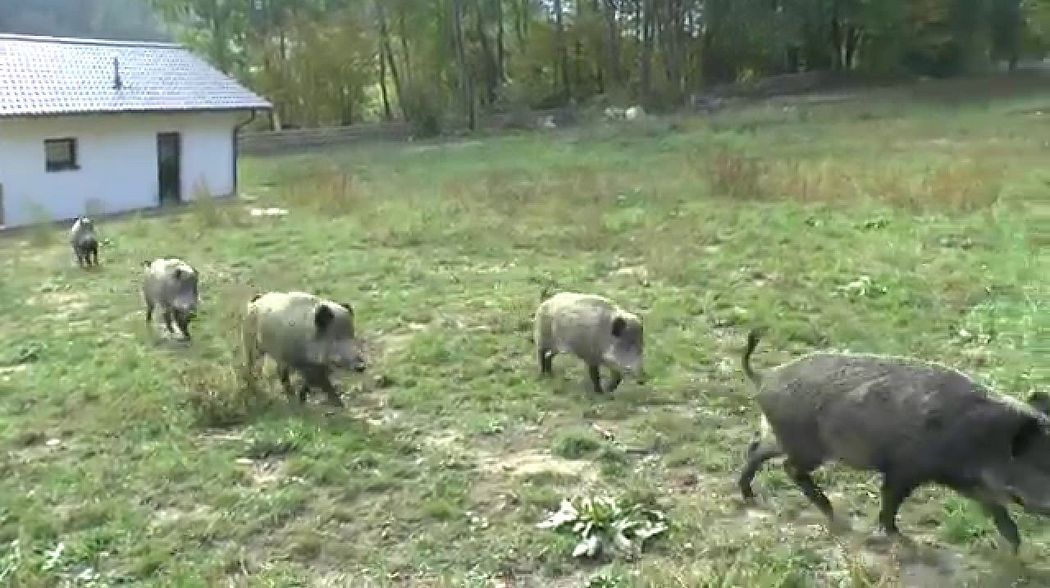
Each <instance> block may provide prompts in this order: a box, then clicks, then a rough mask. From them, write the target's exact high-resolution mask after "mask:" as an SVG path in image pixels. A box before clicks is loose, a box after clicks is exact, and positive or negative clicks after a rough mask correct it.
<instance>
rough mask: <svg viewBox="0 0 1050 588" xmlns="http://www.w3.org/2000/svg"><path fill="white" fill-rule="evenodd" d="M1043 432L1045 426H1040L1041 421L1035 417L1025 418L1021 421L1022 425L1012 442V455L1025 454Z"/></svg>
mask: <svg viewBox="0 0 1050 588" xmlns="http://www.w3.org/2000/svg"><path fill="white" fill-rule="evenodd" d="M1042 434H1043V428H1042V427H1041V426H1040V424H1039V421H1037V420H1035V419H1033V418H1027V419H1025V420H1024V422H1023V423H1021V427H1020V428H1019V429H1018V430H1017V432H1016V433H1014V438H1013V440H1012V441H1011V442H1010V456H1011V457H1017V456H1019V455H1024V454H1025V453H1026V452H1027V451H1028V450H1029V449H1031V448H1032V444H1033V443H1035V441H1036V439H1038V438H1039V436H1040V435H1042Z"/></svg>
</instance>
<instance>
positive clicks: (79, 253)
mask: <svg viewBox="0 0 1050 588" xmlns="http://www.w3.org/2000/svg"><path fill="white" fill-rule="evenodd" d="M69 244H70V246H71V247H72V248H73V255H74V256H75V257H76V260H77V265H79V266H80V267H85V266H91V265H92V261H94V265H95V266H96V267H97V266H98V236H97V235H95V223H94V222H93V221H92V220H91V219H90V218H88V217H86V216H78V217H77V220H76V221H74V222H73V226H72V227H71V228H70V229H69Z"/></svg>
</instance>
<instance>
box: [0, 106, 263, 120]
mask: <svg viewBox="0 0 1050 588" xmlns="http://www.w3.org/2000/svg"><path fill="white" fill-rule="evenodd" d="M251 110H267V111H271V110H273V104H271V103H269V102H262V103H259V104H245V105H237V106H199V107H188V108H122V109H118V110H112V109H98V110H58V111H52V112H22V113H12V114H4V113H0V120H11V119H19V118H56V117H60V116H87V115H92V114H189V113H201V112H240V111H251Z"/></svg>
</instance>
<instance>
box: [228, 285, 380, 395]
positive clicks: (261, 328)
mask: <svg viewBox="0 0 1050 588" xmlns="http://www.w3.org/2000/svg"><path fill="white" fill-rule="evenodd" d="M241 337H242V342H243V345H244V361H245V368H246V370H247V372H248V374H249V376H250V377H252V378H254V376H255V371H256V366H257V365H258V362H259V361H260V360H261V359H262V358H263V357H264V356H267V355H268V356H270V357H271V358H272V359H273V360H274V361H275V362H276V363H277V374H278V377H279V378H280V380H281V385H282V386H283V387H284V391H285V393H286V394H287V395H288V396H294V395H295V393H294V391H293V389H292V382H291V372H292V371H293V370H294V371H296V372H298V373H299V374H300V375H301V376H302V378H303V384H302V387H301V388H300V389H299V400H300V402H305V401H306V395H307V394H308V392H309V389H310V388H311V387H316V388H320V389H321V390H323V391H324V393H325V394H326V395H327V397H328V401H329V403H331V404H333V405H335V406H343V401H342V400H341V399H340V398H339V393H338V392H337V391H336V389H335V387H334V386H333V385H332V382H331V380H330V376H331V372H332V369H333V368H342V369H351V370H354V371H356V372H363V371H364V370H365V362H364V359H363V358H362V356H361V351H360V344H359V342H358V341H357V339H356V337H355V334H354V311H353V308H352V307H351V306H350V305H349V304H340V303H337V302H332V301H331V300H326V299H324V298H321V297H318V296H315V295H313V294H308V293H306V292H268V293H266V294H260V295H257V296H256V297H254V298H252V300H251V302H249V303H248V307H247V311H246V312H245V315H244V320H243V322H242V325H241Z"/></svg>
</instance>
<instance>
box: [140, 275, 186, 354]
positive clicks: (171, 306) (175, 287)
mask: <svg viewBox="0 0 1050 588" xmlns="http://www.w3.org/2000/svg"><path fill="white" fill-rule="evenodd" d="M142 265H143V266H144V267H145V275H144V276H143V281H142V295H143V298H145V300H146V322H151V321H152V320H153V309H154V307H156V306H160V308H161V310H162V311H163V313H164V315H163V316H164V326H165V327H167V329H168V332H171V333H174V330H173V329H172V328H171V321H172V319H174V320H175V323H176V324H178V326H179V330H180V331H182V334H183V336H184V337H186V339H189V338H190V321H191V320H192V319H193V318H195V317H196V315H197V304H198V301H199V294H198V291H197V286H198V283H199V281H200V279H199V276H198V274H197V270H195V269H193V266H191V265H190V264H188V263H186V262H185V261H183V260H181V259H177V258H174V257H172V258H161V259H155V260H153V261H143V262H142Z"/></svg>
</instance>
